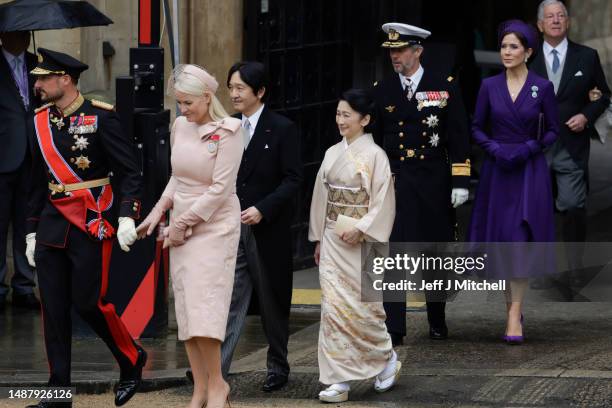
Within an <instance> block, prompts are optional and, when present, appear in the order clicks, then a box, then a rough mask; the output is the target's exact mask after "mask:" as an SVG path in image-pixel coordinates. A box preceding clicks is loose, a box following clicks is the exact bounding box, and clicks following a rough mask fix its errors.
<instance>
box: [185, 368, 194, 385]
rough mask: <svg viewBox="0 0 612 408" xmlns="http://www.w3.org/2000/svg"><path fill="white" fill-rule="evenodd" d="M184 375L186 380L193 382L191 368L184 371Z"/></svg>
mask: <svg viewBox="0 0 612 408" xmlns="http://www.w3.org/2000/svg"><path fill="white" fill-rule="evenodd" d="M185 377H187V380H188V381H189V382H190V383H192V384H193V371H191V370H187V371H185Z"/></svg>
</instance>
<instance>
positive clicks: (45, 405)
mask: <svg viewBox="0 0 612 408" xmlns="http://www.w3.org/2000/svg"><path fill="white" fill-rule="evenodd" d="M26 408H72V402H68V401H66V402H59V401H58V402H56V401H40V402H39V403H38V404H36V405H28V406H27V407H26Z"/></svg>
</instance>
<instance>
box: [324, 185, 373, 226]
mask: <svg viewBox="0 0 612 408" xmlns="http://www.w3.org/2000/svg"><path fill="white" fill-rule="evenodd" d="M369 205H370V195H369V194H368V192H367V191H366V190H365V189H364V188H363V187H359V188H350V187H342V186H332V185H328V186H327V218H328V219H330V220H332V221H336V220H337V219H338V215H340V214H342V215H346V216H347V217H352V218H356V219H361V218H363V216H365V215H366V214H367V213H368V206H369Z"/></svg>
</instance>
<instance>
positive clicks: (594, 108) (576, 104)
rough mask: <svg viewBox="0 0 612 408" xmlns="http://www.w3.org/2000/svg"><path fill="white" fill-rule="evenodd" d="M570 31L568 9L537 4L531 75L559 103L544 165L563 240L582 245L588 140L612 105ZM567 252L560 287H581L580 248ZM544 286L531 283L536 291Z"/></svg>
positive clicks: (594, 60) (592, 58) (593, 57)
mask: <svg viewBox="0 0 612 408" xmlns="http://www.w3.org/2000/svg"><path fill="white" fill-rule="evenodd" d="M569 26H570V19H569V15H568V12H567V8H566V7H565V5H564V4H563V3H562V2H561V1H557V0H544V1H542V2H541V3H540V7H539V9H538V28H539V29H540V31H541V32H542V33H543V35H544V42H543V45H542V49H541V50H539V51H540V52H538V54H537V56H536V57H535V59H534V60H533V62H532V64H531V69H533V70H534V71H535V72H536V73H537V74H539V75H540V76H542V77H544V78H548V79H549V80H550V81H551V82H552V83H553V85H554V88H555V93H556V95H557V102H558V103H559V116H560V118H559V119H560V124H561V133H560V137H559V139H558V140H557V142H556V143H555V144H554V145H553V146H552V148H551V149H550V151H549V152H548V160H549V163H550V167H551V170H552V171H553V172H554V175H555V179H556V180H555V181H556V185H557V197H556V201H555V204H556V207H557V210H558V211H559V212H561V214H562V225H561V230H562V234H563V240H564V241H566V242H584V241H585V239H586V197H587V190H588V164H589V150H590V139H591V138H597V137H598V136H597V130H596V129H595V121H596V120H597V118H598V117H599V116H600V115H601V114H602V113H603V112H604V111H605V110H606V108H607V107H608V105H609V103H610V88H608V84H607V83H606V78H605V76H604V72H603V69H602V67H601V63H600V60H599V55H598V54H597V51H596V50H594V49H592V48H589V47H586V46H584V45H580V44H576V43H575V42H573V41H570V40H568V38H567V33H568V29H569ZM595 88H596V89H598V90H599V96H600V97H599V98H598V99H597V100H591V99H590V98H589V91H590V90H593V89H595ZM568 249H569V259H568V260H569V262H570V265H569V269H570V271H572V272H571V273H570V274H569V276H565V277H564V279H563V281H562V283H564V284H570V285H572V286H580V285H581V284H583V283H584V282H583V280H584V277H583V275H582V274H580V273H577V272H576V271H577V270H578V269H580V267H581V257H582V249H581V245H578V246H577V245H572V247H571V248H568ZM544 284H545V282H542V281H539V282H535V288H538V287H539V286H541V285H544ZM532 287H533V286H532Z"/></svg>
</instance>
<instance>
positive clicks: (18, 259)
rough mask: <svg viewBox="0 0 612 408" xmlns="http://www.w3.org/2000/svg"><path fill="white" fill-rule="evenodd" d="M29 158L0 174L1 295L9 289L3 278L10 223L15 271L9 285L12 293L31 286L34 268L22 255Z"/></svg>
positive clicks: (18, 293) (32, 284)
mask: <svg viewBox="0 0 612 408" xmlns="http://www.w3.org/2000/svg"><path fill="white" fill-rule="evenodd" d="M29 163H30V162H29V160H28V159H27V158H26V160H24V163H23V164H22V165H21V166H20V167H19V169H17V170H15V171H14V172H11V173H3V174H0V295H5V296H6V294H7V293H8V291H9V285H8V284H7V283H6V282H5V281H6V275H7V272H8V264H7V262H6V255H7V250H6V247H7V244H8V230H9V225H12V232H13V237H12V241H13V245H12V246H13V264H14V266H15V268H14V271H15V273H14V275H13V277H12V279H11V283H10V286H12V288H13V295H26V294H30V293H33V290H34V270H33V269H32V268H31V267H30V265H29V264H28V260H27V259H26V256H25V224H26V209H27V196H28V194H27V186H28V184H29V182H30V180H29V177H28V174H29V166H30V164H29Z"/></svg>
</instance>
